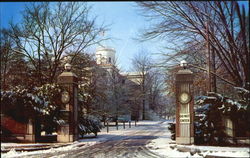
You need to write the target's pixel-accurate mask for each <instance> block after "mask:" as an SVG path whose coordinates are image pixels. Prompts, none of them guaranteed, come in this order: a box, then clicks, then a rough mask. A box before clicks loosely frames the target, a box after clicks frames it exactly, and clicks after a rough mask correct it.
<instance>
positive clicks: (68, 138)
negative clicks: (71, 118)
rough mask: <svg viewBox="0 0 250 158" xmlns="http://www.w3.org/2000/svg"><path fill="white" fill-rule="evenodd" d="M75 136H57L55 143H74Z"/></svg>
mask: <svg viewBox="0 0 250 158" xmlns="http://www.w3.org/2000/svg"><path fill="white" fill-rule="evenodd" d="M75 140H77V139H76V136H74V135H57V142H58V143H67V142H74V141H75Z"/></svg>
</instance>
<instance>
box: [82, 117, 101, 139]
mask: <svg viewBox="0 0 250 158" xmlns="http://www.w3.org/2000/svg"><path fill="white" fill-rule="evenodd" d="M102 128H103V126H102V124H101V121H100V119H99V118H97V117H95V116H93V115H83V116H81V117H80V118H79V124H78V129H79V134H80V135H81V136H82V137H83V136H84V135H86V134H90V133H94V134H95V136H97V133H98V132H100V131H101V129H102Z"/></svg>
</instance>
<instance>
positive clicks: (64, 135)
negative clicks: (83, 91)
mask: <svg viewBox="0 0 250 158" xmlns="http://www.w3.org/2000/svg"><path fill="white" fill-rule="evenodd" d="M77 82H78V79H77V76H76V75H75V74H74V73H73V72H71V65H70V64H65V71H64V72H63V73H61V74H60V75H59V76H58V84H60V85H62V86H63V87H64V88H65V90H64V91H63V92H62V96H61V98H60V99H61V101H62V103H63V104H64V109H63V110H61V111H60V113H61V114H62V116H63V120H64V123H62V124H61V125H60V126H59V128H58V130H57V141H58V142H73V141H75V140H77V139H78V116H77V115H78V108H77V93H78V92H77V90H78V83H77Z"/></svg>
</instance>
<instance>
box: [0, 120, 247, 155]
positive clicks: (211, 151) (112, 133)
mask: <svg viewBox="0 0 250 158" xmlns="http://www.w3.org/2000/svg"><path fill="white" fill-rule="evenodd" d="M159 123H160V121H140V122H138V123H137V125H138V126H136V127H135V126H134V122H133V123H131V128H129V127H128V124H126V129H123V126H122V124H121V125H120V126H119V130H118V131H117V130H116V127H115V126H113V127H110V128H109V133H107V129H106V128H104V129H103V130H102V131H101V132H100V133H98V137H97V138H91V139H80V140H78V141H75V142H73V143H69V145H67V146H63V147H59V148H50V149H47V150H39V151H30V152H27V151H26V152H17V151H15V150H11V151H9V152H8V153H1V157H3V158H7V157H25V156H28V155H39V154H46V153H55V152H58V151H69V152H70V151H73V150H77V148H79V147H81V148H84V147H89V146H92V145H94V144H97V143H101V142H105V141H107V140H112V139H114V138H120V139H125V138H126V136H128V137H129V136H131V135H133V134H134V133H135V132H136V131H140V130H147V129H145V126H140V125H153V124H159ZM160 126H163V127H164V129H166V130H164V132H161V134H160V135H157V136H158V138H156V139H153V140H152V141H151V142H150V143H149V144H148V145H147V148H148V149H149V150H150V151H152V152H155V153H157V154H158V155H162V157H195V158H198V157H205V156H206V155H209V156H212V155H214V156H227V157H249V149H248V148H231V147H212V146H195V145H191V146H190V145H185V146H184V145H178V147H186V148H191V150H193V151H196V150H200V151H201V152H199V153H195V154H194V155H192V154H191V153H190V152H180V151H178V149H177V148H176V144H175V141H172V140H171V139H170V135H171V133H170V132H169V131H168V130H167V127H168V121H166V122H164V123H162V124H161V125H160ZM148 127H150V126H148ZM148 130H150V129H148ZM162 133H163V134H162ZM34 145H36V146H39V145H44V144H43V143H39V144H26V146H34ZM8 146H16V147H18V146H25V145H24V144H16V143H1V148H2V147H8ZM34 147H35V146H34ZM57 157H58V156H57Z"/></svg>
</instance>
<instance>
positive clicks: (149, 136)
mask: <svg viewBox="0 0 250 158" xmlns="http://www.w3.org/2000/svg"><path fill="white" fill-rule="evenodd" d="M141 126H143V127H140V129H141V130H135V131H130V132H129V133H127V134H126V135H123V136H114V137H112V138H110V139H109V140H107V141H105V142H102V143H98V144H95V145H92V146H90V147H87V148H86V147H85V148H84V147H78V148H76V149H72V150H70V151H59V152H54V153H47V154H42V155H33V156H29V157H39V158H40V157H42V158H47V157H57V158H58V157H66V158H74V157H75V158H78V157H83V158H161V156H160V155H157V154H155V153H153V152H151V151H149V150H148V149H147V148H146V144H147V143H149V142H150V141H151V140H153V139H156V138H157V137H158V136H159V135H161V134H162V133H163V131H164V130H166V128H163V127H162V126H161V124H154V125H141Z"/></svg>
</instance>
